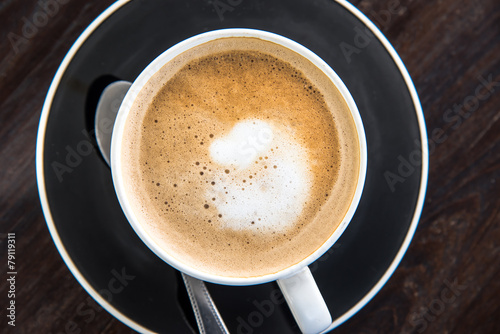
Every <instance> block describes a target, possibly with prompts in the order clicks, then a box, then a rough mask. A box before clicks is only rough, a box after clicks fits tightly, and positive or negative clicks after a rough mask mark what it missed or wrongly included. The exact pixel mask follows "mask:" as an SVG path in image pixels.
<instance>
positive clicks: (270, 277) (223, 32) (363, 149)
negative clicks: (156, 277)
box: [111, 28, 367, 285]
mask: <svg viewBox="0 0 500 334" xmlns="http://www.w3.org/2000/svg"><path fill="white" fill-rule="evenodd" d="M227 37H252V38H259V39H262V40H266V41H269V42H273V43H275V44H279V45H280V46H282V47H285V48H288V49H290V50H292V51H294V52H296V53H298V54H300V55H301V56H303V57H305V58H306V59H308V60H309V61H311V62H312V63H313V64H314V65H315V66H316V67H318V68H319V69H320V70H321V71H322V72H323V73H324V74H325V75H327V76H328V78H330V80H332V82H333V84H334V85H335V86H336V87H337V89H338V90H339V92H340V93H341V95H342V97H343V98H344V100H345V101H346V103H347V105H348V107H349V110H350V112H351V115H352V118H353V120H354V123H355V126H356V130H357V135H358V143H359V152H360V159H359V164H360V165H359V174H358V182H357V185H356V190H355V192H354V196H353V199H352V201H351V204H350V206H349V209H348V210H347V212H346V214H345V215H344V218H343V220H342V222H341V223H340V224H339V226H338V227H337V228H336V229H335V231H334V232H333V233H332V235H331V236H330V237H329V238H328V239H327V241H326V242H324V243H323V244H322V245H321V246H320V247H318V249H316V251H314V252H313V253H312V254H310V255H309V256H307V257H306V258H305V259H303V260H302V261H300V262H298V263H296V264H294V265H292V266H290V267H287V268H285V269H283V270H281V271H278V272H275V273H270V274H266V275H261V276H251V277H230V276H219V275H215V274H212V273H207V272H204V271H201V270H198V269H196V268H194V267H192V266H190V265H189V264H186V263H184V262H182V261H180V260H179V259H177V258H175V257H174V256H172V255H170V254H169V253H168V252H167V251H165V250H164V249H163V248H161V247H160V246H159V245H158V244H157V243H156V241H154V239H153V238H152V237H151V236H150V235H149V234H148V233H147V232H146V231H145V229H144V228H143V227H142V226H141V224H140V223H139V219H138V218H137V216H136V215H135V213H134V211H133V210H132V208H131V205H130V201H129V198H128V197H127V195H126V191H125V188H124V184H123V174H122V161H121V145H120V144H121V141H122V140H121V139H122V138H123V135H124V130H125V125H126V120H127V118H128V114H129V111H130V107H131V106H132V104H133V102H134V101H135V99H136V97H137V96H138V94H139V92H140V91H141V89H142V88H143V87H144V86H145V85H146V84H147V82H148V81H149V79H150V78H151V77H152V76H153V75H154V74H155V73H156V72H158V71H159V70H160V69H161V68H162V67H163V66H164V65H166V64H167V63H168V62H169V61H171V60H172V59H173V58H175V57H177V56H178V55H180V54H182V53H183V52H185V51H187V50H189V49H191V48H193V47H196V46H198V45H201V44H204V43H207V42H209V41H212V40H215V39H219V38H227ZM366 170H367V144H366V137H365V131H364V127H363V123H362V119H361V115H360V114H359V110H358V108H357V106H356V103H355V102H354V99H353V97H352V96H351V94H350V92H349V90H348V89H347V87H346V86H345V84H344V83H343V81H342V80H341V79H340V77H339V76H338V75H337V74H336V73H335V71H334V70H333V69H332V68H331V67H330V66H329V65H328V64H327V63H326V62H325V61H324V60H322V59H321V58H320V57H319V56H318V55H316V54H315V53H313V52H312V51H311V50H309V49H307V48H306V47H305V46H303V45H301V44H299V43H297V42H295V41H293V40H291V39H289V38H287V37H284V36H281V35H278V34H275V33H271V32H268V31H263V30H257V29H248V28H229V29H219V30H212V31H209V32H205V33H202V34H199V35H195V36H193V37H190V38H188V39H186V40H183V41H181V42H179V43H177V44H175V45H174V46H172V47H170V48H169V49H167V50H166V51H164V52H163V53H161V54H160V55H159V56H158V57H157V58H156V59H155V60H153V61H152V62H151V63H150V64H149V65H148V66H147V67H146V68H145V69H144V70H143V71H142V72H141V74H140V75H139V76H138V77H137V78H136V79H135V80H134V82H133V83H132V86H131V87H130V89H129V91H128V92H127V94H126V96H125V98H124V100H123V101H122V104H121V106H120V108H119V110H118V113H117V117H116V120H115V124H114V127H113V134H112V140H111V171H112V172H111V174H112V179H113V185H114V187H115V192H116V195H117V197H118V200H119V203H120V206H121V208H122V211H123V212H124V214H125V216H126V218H127V220H128V222H129V224H130V225H131V226H132V228H133V229H134V231H135V232H136V234H137V235H138V236H139V237H140V238H141V240H142V241H143V242H144V243H145V244H146V246H148V248H149V249H151V250H152V251H153V253H155V254H156V255H157V256H158V257H160V258H161V259H162V260H163V261H165V262H166V263H168V264H169V265H171V266H172V267H174V268H176V269H177V270H179V271H182V272H184V273H185V274H187V275H190V276H193V277H196V278H198V279H201V280H204V281H208V282H212V283H218V284H224V285H253V284H261V283H266V282H271V281H275V280H278V279H282V278H286V277H290V276H293V275H294V274H295V273H297V272H299V271H300V270H301V269H302V268H304V267H306V266H308V265H309V264H311V263H312V262H314V261H315V260H317V259H318V258H319V257H320V256H321V255H323V254H324V253H325V252H326V251H327V250H328V249H329V248H330V247H331V246H332V245H333V244H334V243H335V242H336V241H337V240H338V238H339V237H340V236H341V235H342V233H343V232H344V231H345V229H346V228H347V226H348V225H349V223H350V221H351V220H352V217H353V216H354V213H355V211H356V209H357V206H358V204H359V201H360V199H361V195H362V191H363V187H364V183H365V179H366Z"/></svg>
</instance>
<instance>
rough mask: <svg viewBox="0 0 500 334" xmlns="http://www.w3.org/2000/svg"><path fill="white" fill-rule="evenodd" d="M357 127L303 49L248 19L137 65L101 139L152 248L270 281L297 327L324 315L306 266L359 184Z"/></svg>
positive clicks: (199, 270)
mask: <svg viewBox="0 0 500 334" xmlns="http://www.w3.org/2000/svg"><path fill="white" fill-rule="evenodd" d="M366 164H367V152H366V140H365V134H364V129H363V124H362V121H361V117H360V115H359V112H358V110H357V107H356V104H355V102H354V100H353V98H352V96H351V95H350V93H349V91H348V89H347V88H346V86H345V85H344V83H343V82H342V80H341V79H340V78H339V76H338V75H337V74H336V73H335V72H334V71H333V70H332V69H331V67H330V66H329V65H328V64H327V63H325V62H324V61H323V60H322V59H321V58H319V57H318V56H317V55H316V54H314V53H313V52H312V51H310V50H308V49H307V48H305V47H304V46H302V45H300V44H298V43H297V42H294V41H292V40H290V39H288V38H286V37H283V36H280V35H277V34H274V33H270V32H265V31H260V30H253V29H223V30H216V31H210V32H207V33H203V34H200V35H197V36H194V37H191V38H189V39H187V40H184V41H182V42H180V43H178V44H176V45H175V46H173V47H171V48H170V49H168V50H167V51H165V52H164V53H162V54H161V55H159V56H158V57H157V58H156V59H155V60H154V61H153V62H151V63H150V64H149V65H148V66H147V67H146V69H144V71H143V72H142V73H141V74H140V75H139V76H138V77H137V79H136V80H135V81H134V82H133V83H132V86H131V87H130V89H129V90H128V92H127V94H126V96H125V98H124V100H123V102H122V103H121V106H120V108H119V111H118V114H117V117H116V121H115V124H114V128H113V134H112V142H111V170H112V177H113V184H114V186H115V191H116V194H117V197H118V199H119V202H120V205H121V207H122V210H123V212H124V213H125V215H126V217H127V220H128V221H129V223H130V225H131V226H132V227H133V229H134V231H135V232H136V233H137V235H138V236H139V237H140V238H141V239H142V241H143V242H144V243H145V244H146V245H147V246H148V247H149V248H150V249H151V250H152V251H153V252H154V253H155V254H156V255H157V256H158V257H160V258H161V259H162V260H164V261H165V262H166V263H168V264H169V265H171V266H172V267H174V268H176V269H177V270H179V271H181V272H183V273H186V274H188V275H190V276H193V277H196V278H198V279H201V280H204V281H207V282H212V283H217V284H224V285H253V284H262V283H267V282H273V281H276V282H277V283H278V285H279V287H280V289H281V291H282V292H283V295H284V297H285V299H286V301H287V303H288V305H289V307H290V310H291V312H292V314H293V316H294V318H295V320H296V321H297V323H298V325H299V327H300V329H301V330H302V332H304V333H318V332H321V331H323V330H325V329H326V328H328V326H329V325H330V324H331V321H332V319H331V316H330V313H329V310H328V307H327V305H326V303H325V301H324V299H323V297H322V295H321V293H320V291H319V289H318V287H317V285H316V283H315V281H314V278H313V276H312V274H311V272H310V270H309V269H308V265H310V264H311V263H312V262H314V261H315V260H317V259H318V258H319V257H320V256H321V255H322V254H324V253H325V252H326V251H327V250H328V249H329V248H330V247H331V246H332V245H333V244H334V243H335V242H336V241H337V239H338V238H339V237H340V235H341V234H342V233H343V232H344V230H345V229H346V227H347V225H348V224H349V222H350V220H351V218H352V217H353V215H354V212H355V210H356V207H357V205H358V203H359V200H360V198H361V193H362V189H363V185H364V180H365V175H366Z"/></svg>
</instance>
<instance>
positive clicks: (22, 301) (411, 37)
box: [0, 0, 500, 334]
mask: <svg viewBox="0 0 500 334" xmlns="http://www.w3.org/2000/svg"><path fill="white" fill-rule="evenodd" d="M57 1H58V3H59V6H58V7H57V11H56V10H55V9H54V8H52V14H50V15H49V16H50V17H49V19H48V20H46V22H43V21H39V22H38V23H40V24H39V27H36V29H34V30H32V31H28V33H26V31H23V29H26V28H23V27H24V26H25V25H26V22H32V20H34V19H36V18H35V16H36V15H37V13H39V12H40V5H39V1H38V0H3V1H1V2H0V27H1V28H0V32H1V36H2V38H1V41H2V42H1V45H0V55H1V58H0V106H1V107H0V124H1V127H0V143H1V144H0V152H1V155H0V156H1V159H0V164H1V165H0V171H1V174H0V175H1V178H0V191H1V195H0V196H1V201H0V217H1V218H0V233H2V234H1V235H0V245H1V246H0V247H1V249H2V250H1V252H0V254H1V255H0V263H1V268H2V271H1V279H0V308H1V309H2V312H1V314H2V316H1V317H0V332H2V333H6V332H8V333H10V332H13V333H129V332H132V331H131V330H130V329H129V328H127V327H126V326H125V325H123V324H122V323H120V322H119V321H118V320H116V319H114V318H113V317H112V316H111V315H109V314H108V313H107V312H105V311H101V312H97V313H96V317H95V318H94V319H91V320H89V318H88V317H87V318H82V317H80V316H78V315H77V314H75V305H78V304H80V303H82V302H85V303H89V305H91V306H92V307H94V308H95V309H99V307H98V306H97V305H96V304H95V302H94V301H93V300H92V299H91V298H89V296H88V295H87V293H86V292H85V291H84V290H83V289H82V287H81V286H80V285H79V284H78V282H77V281H76V280H75V279H74V277H73V276H72V275H71V273H70V272H69V270H68V268H67V267H66V265H65V264H64V262H63V261H62V259H61V257H60V256H59V254H58V252H57V250H56V248H55V246H54V244H53V242H52V239H51V237H50V235H49V232H48V229H47V227H46V225H45V220H44V217H43V215H42V211H41V207H40V204H39V198H38V193H37V186H36V179H35V142H36V133H37V127H38V121H39V118H40V111H41V108H42V104H43V102H44V98H45V95H46V93H47V90H48V87H49V85H50V82H51V80H52V77H53V76H54V74H55V72H56V70H57V67H58V66H59V64H60V62H61V60H62V59H63V57H64V55H65V54H66V52H67V51H68V50H69V48H70V47H71V45H72V43H73V42H74V41H75V39H76V38H77V37H78V36H79V35H80V33H81V32H82V31H83V30H84V29H85V27H86V26H87V25H88V24H90V22H91V21H92V20H93V19H94V18H95V17H97V15H98V14H99V13H100V12H102V11H103V10H104V9H106V8H107V7H108V6H109V5H110V4H111V3H112V2H113V1H112V0H100V1H95V0H93V1H85V0H57ZM245 1H250V0H245ZM42 3H45V1H42ZM353 4H354V5H355V6H357V7H358V8H359V9H360V10H361V11H363V12H364V13H365V14H366V15H367V16H368V17H370V18H371V19H372V20H373V21H374V22H375V23H376V24H377V25H378V26H379V28H380V29H381V30H382V31H383V32H384V33H385V34H386V36H387V37H388V39H389V40H390V41H391V42H392V44H393V45H394V46H395V48H396V50H397V51H398V52H399V54H400V56H401V58H402V59H403V61H404V63H405V64H406V66H407V68H408V70H409V72H410V74H411V76H412V78H413V80H414V82H415V85H416V88H417V90H418V92H419V94H420V98H421V102H422V106H423V110H424V113H425V119H426V122H427V130H428V134H429V137H430V153H431V154H430V173H429V186H428V191H427V198H426V201H425V207H424V210H423V214H422V219H421V221H420V225H419V227H418V229H417V232H416V234H415V237H414V239H413V242H412V244H411V246H410V248H409V250H408V252H407V254H406V255H405V257H404V258H403V261H402V262H401V264H400V266H399V268H398V269H397V270H396V272H395V273H394V275H393V276H392V278H391V279H390V280H389V282H388V283H387V284H386V285H385V287H384V288H383V289H382V290H381V291H380V293H378V294H377V295H376V296H375V298H374V299H373V300H372V301H371V302H370V303H369V304H368V305H367V306H366V307H365V308H364V309H362V310H361V311H360V312H359V313H358V314H357V315H355V316H354V317H353V318H352V319H350V320H349V321H347V322H346V323H345V324H344V325H342V326H341V327H339V328H338V329H337V330H336V331H335V332H338V333H423V332H425V333H467V334H469V333H498V332H499V331H500V270H499V269H500V196H499V195H500V179H499V177H500V121H499V119H500V94H499V92H500V83H499V82H500V2H499V1H498V0H465V1H455V0H441V1H427V0H400V2H398V1H397V0H396V1H392V0H364V1H359V0H355V1H353ZM38 19H40V18H38ZM42 23H44V24H42ZM23 34H24V35H23ZM16 36H17V37H16ZM9 232H15V233H16V242H17V244H16V265H17V268H16V269H17V271H18V272H19V274H18V275H17V280H16V287H17V290H18V291H17V295H16V305H17V311H16V327H15V328H13V327H11V326H8V324H7V321H8V320H9V319H8V318H7V317H6V316H5V309H6V307H7V306H8V304H7V303H8V300H7V293H8V284H7V281H6V279H7V278H8V277H7V274H6V272H7V267H6V265H7V254H6V251H5V250H6V247H7V246H6V245H7V238H8V236H7V233H9ZM6 328H7V329H8V330H7V331H5V329H6Z"/></svg>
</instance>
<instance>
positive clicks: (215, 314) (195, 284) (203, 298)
mask: <svg viewBox="0 0 500 334" xmlns="http://www.w3.org/2000/svg"><path fill="white" fill-rule="evenodd" d="M182 279H183V280H184V285H186V289H187V292H188V295H189V300H190V301H191V306H192V307H193V311H194V314H195V317H196V323H197V324H198V329H199V330H200V334H229V331H228V330H227V328H226V325H225V324H224V321H223V320H222V317H221V316H220V314H219V311H218V310H217V307H216V306H215V304H214V302H213V300H212V298H211V297H210V294H209V293H208V290H207V287H206V285H205V282H203V281H201V280H199V279H197V278H194V277H191V276H188V275H186V274H184V273H182Z"/></svg>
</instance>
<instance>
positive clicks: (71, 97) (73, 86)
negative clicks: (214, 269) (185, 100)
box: [37, 0, 428, 333]
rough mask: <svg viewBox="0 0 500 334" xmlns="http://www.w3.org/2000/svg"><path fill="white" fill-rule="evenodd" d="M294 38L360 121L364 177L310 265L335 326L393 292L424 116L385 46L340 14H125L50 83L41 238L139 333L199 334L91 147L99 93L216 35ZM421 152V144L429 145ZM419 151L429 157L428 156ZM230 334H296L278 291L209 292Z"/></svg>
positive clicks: (41, 156) (229, 8) (132, 9)
mask: <svg viewBox="0 0 500 334" xmlns="http://www.w3.org/2000/svg"><path fill="white" fill-rule="evenodd" d="M229 27H239V28H255V29H261V30H267V31H270V32H274V33H277V34H280V35H283V36H286V37H289V38H291V39H293V40H295V41H297V42H299V43H301V44H303V45H304V46H306V47H307V48H309V49H310V50H312V51H313V52H315V53H316V54H318V55H319V56H320V57H321V58H323V59H324V60H325V61H326V62H327V63H329V64H330V66H331V67H332V68H333V69H334V70H335V71H336V72H337V73H338V74H339V76H340V77H341V78H342V79H343V81H344V83H345V84H346V86H347V87H348V89H349V90H350V91H351V93H352V95H353V97H354V100H355V101H356V103H357V105H358V108H359V110H360V113H361V116H362V118H363V122H364V125H365V131H366V135H367V143H368V173H367V180H366V185H365V189H364V192H363V197H362V199H361V202H360V205H359V208H358V210H357V212H356V214H355V216H354V219H353V221H352V222H351V224H350V225H349V227H348V228H347V230H346V231H345V233H344V234H343V236H342V237H341V238H340V239H339V241H338V242H337V243H336V244H335V245H334V247H332V249H330V251H329V252H328V253H326V254H325V255H324V256H323V257H322V258H321V259H320V260H318V261H317V262H316V263H314V264H313V265H312V266H311V269H312V271H313V273H314V276H315V278H316V281H317V283H318V286H319V288H320V290H321V291H322V293H323V296H324V298H325V299H326V301H327V304H328V305H329V307H330V311H331V314H332V316H333V318H334V324H332V327H331V328H334V327H335V326H338V325H339V324H341V323H342V322H343V321H345V320H346V319H348V318H349V317H350V316H352V315H353V314H354V313H356V312H357V311H358V310H359V309H360V308H361V307H363V306H364V305H365V304H366V303H367V302H368V301H369V300H370V299H371V298H372V297H373V296H374V295H375V294H376V293H377V292H378V291H379V290H380V288H381V287H382V286H383V285H384V284H385V282H386V281H387V280H388V279H389V277H390V275H391V274H392V273H393V271H394V270H395V268H396V266H397V264H398V263H399V261H400V260H401V257H402V256H403V255H404V252H405V251H406V249H407V248H408V244H409V242H410V240H411V238H412V236H413V233H414V231H415V228H416V226H417V223H418V218H419V216H420V212H421V209H422V204H423V198H424V194H425V187H426V183H427V164H428V160H427V140H426V137H425V125H424V121H423V115H422V111H421V108H420V103H419V101H418V97H417V95H416V92H415V89H414V87H413V84H412V82H411V80H410V78H409V76H408V74H407V72H406V69H405V68H404V66H403V65H402V63H401V61H400V59H399V57H398V56H397V55H396V53H395V51H394V50H393V48H392V47H391V46H390V45H389V43H388V42H387V40H386V39H385V38H384V37H383V36H382V34H381V33H380V32H379V31H378V30H377V29H376V28H375V27H374V26H373V25H372V24H371V23H370V22H369V21H368V20H367V19H366V18H365V17H364V16H363V15H362V14H361V13H360V12H359V11H357V10H356V9H355V8H354V7H352V6H351V5H349V4H348V3H346V2H343V1H337V2H335V1H331V0H319V1H303V0H293V1H292V0H288V1H282V0H266V1H264V0H259V1H241V0H218V1H203V2H200V1H175V2H174V1H153V0H133V1H130V2H127V1H120V2H118V3H116V4H115V5H113V6H112V7H111V8H110V9H108V10H107V11H106V12H105V13H103V14H102V15H101V16H100V17H99V18H98V19H97V20H96V21H95V22H94V23H93V25H92V26H90V27H89V28H88V29H87V30H86V31H85V32H84V34H83V35H82V37H80V39H79V40H78V41H77V42H76V43H75V45H74V46H73V48H72V49H71V50H70V52H69V53H68V56H67V57H66V58H65V60H64V62H63V64H62V65H61V67H60V69H59V71H58V72H57V74H56V77H55V79H54V82H53V83H52V86H51V89H50V91H49V93H48V95H47V99H46V103H45V106H44V109H43V113H42V118H41V122H40V129H39V137H38V147H37V176H38V183H39V190H40V197H41V201H42V206H43V209H44V214H45V216H46V220H47V225H48V227H49V230H50V232H51V234H52V237H53V239H54V242H55V243H56V246H57V247H58V249H59V252H60V253H61V256H62V257H63V259H64V260H65V261H66V263H67V265H68V267H69V268H70V270H71V271H72V273H73V274H74V275H75V277H76V278H77V279H78V281H79V282H80V284H82V286H83V287H84V288H85V289H86V290H87V291H88V292H89V294H90V295H92V297H93V298H94V299H96V300H97V301H98V302H99V303H100V304H101V305H103V307H104V308H105V309H107V310H108V311H109V312H110V313H112V314H113V315H114V316H115V317H117V318H118V319H120V320H121V321H123V322H124V323H126V324H127V325H129V326H131V327H132V328H134V329H136V330H138V331H140V332H147V331H154V332H161V333H165V332H168V333H193V332H196V331H197V329H196V324H195V322H194V318H193V315H192V311H191V309H190V305H189V302H188V300H187V296H186V293H185V289H184V286H183V284H182V281H181V279H180V275H179V274H178V272H176V271H175V270H174V269H172V268H171V267H169V266H168V265H167V264H165V263H164V262H163V261H161V260H160V259H159V258H157V257H156V256H155V255H154V254H153V253H152V252H151V251H150V250H149V249H148V248H147V247H146V246H145V245H144V244H143V243H142V242H141V241H140V239H139V238H138V237H137V236H136V234H135V233H134V232H133V230H132V228H131V227H130V226H129V224H128V222H127V221H126V219H125V217H124V215H123V213H122V211H121V209H120V206H119V204H118V201H117V199H116V196H115V193H114V189H113V185H112V182H111V174H110V170H109V168H108V167H107V165H106V163H105V162H104V160H103V159H102V158H101V156H100V154H99V151H98V150H97V149H96V143H95V137H94V136H93V131H92V129H93V117H94V113H95V107H96V104H97V99H98V98H99V95H100V92H101V91H102V89H103V88H104V87H105V86H106V85H107V84H109V83H110V82H112V81H115V80H119V79H122V80H128V81H133V80H134V79H135V78H136V77H137V75H138V74H139V73H140V72H141V70H142V69H143V68H145V67H146V65H147V64H148V63H149V62H150V61H152V60H153V59H154V58H155V57H156V56H157V55H159V54H160V53H161V52H163V51H164V50H166V49H168V48H169V47H170V46H172V45H174V44H176V43H177V42H180V41H182V40H184V39H186V38H188V37H191V36H193V35H196V34H199V33H202V32H205V31H209V30H215V29H221V28H229ZM422 144H423V145H422ZM422 146H423V149H422V148H421V147H422ZM208 286H209V289H210V292H211V293H212V295H213V297H214V300H215V302H216V304H217V306H218V307H219V310H220V313H221V314H222V316H223V318H224V320H225V322H226V324H227V326H228V328H229V330H230V332H231V333H252V332H259V333H261V332H263V333H275V332H278V331H279V333H298V332H299V330H298V327H297V325H296V324H295V322H294V320H293V318H292V316H291V314H290V311H289V310H288V307H287V306H286V304H285V303H283V299H282V297H281V295H279V292H278V290H277V289H278V288H277V285H276V284H275V283H269V284H263V285H257V286H249V287H230V286H220V285H213V284H210V285H208Z"/></svg>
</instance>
